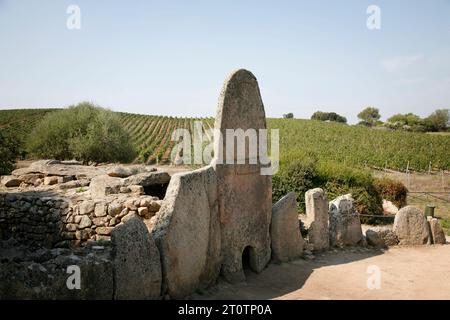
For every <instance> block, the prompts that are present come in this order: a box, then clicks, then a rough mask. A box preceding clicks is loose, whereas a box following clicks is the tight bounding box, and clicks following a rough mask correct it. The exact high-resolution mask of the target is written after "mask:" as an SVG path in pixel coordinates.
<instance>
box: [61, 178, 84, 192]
mask: <svg viewBox="0 0 450 320" xmlns="http://www.w3.org/2000/svg"><path fill="white" fill-rule="evenodd" d="M90 183H91V182H90V181H89V180H86V179H83V180H73V181H69V182H65V183H61V184H60V185H58V187H59V188H60V189H63V190H65V189H75V188H83V187H87V186H89V184H90Z"/></svg>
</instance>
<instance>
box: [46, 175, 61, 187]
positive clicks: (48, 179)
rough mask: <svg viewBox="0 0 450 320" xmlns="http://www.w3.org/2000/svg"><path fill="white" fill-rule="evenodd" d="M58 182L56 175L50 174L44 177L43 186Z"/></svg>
mask: <svg viewBox="0 0 450 320" xmlns="http://www.w3.org/2000/svg"><path fill="white" fill-rule="evenodd" d="M57 183H58V177H56V176H51V177H45V178H44V186H51V185H54V184H57Z"/></svg>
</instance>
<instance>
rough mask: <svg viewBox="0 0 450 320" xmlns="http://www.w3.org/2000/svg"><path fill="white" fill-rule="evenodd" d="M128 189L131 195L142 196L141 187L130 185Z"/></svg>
mask: <svg viewBox="0 0 450 320" xmlns="http://www.w3.org/2000/svg"><path fill="white" fill-rule="evenodd" d="M128 188H129V189H130V191H131V193H134V194H138V195H141V194H144V187H143V186H138V185H131V186H128Z"/></svg>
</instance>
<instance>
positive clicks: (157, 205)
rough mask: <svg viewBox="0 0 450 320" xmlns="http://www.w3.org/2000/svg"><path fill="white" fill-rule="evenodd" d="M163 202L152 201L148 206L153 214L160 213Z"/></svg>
mask: <svg viewBox="0 0 450 320" xmlns="http://www.w3.org/2000/svg"><path fill="white" fill-rule="evenodd" d="M161 204H162V200H156V201H155V200H152V201H151V202H150V205H149V206H148V210H149V211H151V212H158V211H159V209H160V208H161Z"/></svg>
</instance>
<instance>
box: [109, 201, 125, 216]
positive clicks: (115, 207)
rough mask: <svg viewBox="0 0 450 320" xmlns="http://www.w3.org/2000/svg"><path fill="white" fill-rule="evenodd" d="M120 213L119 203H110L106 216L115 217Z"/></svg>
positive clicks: (120, 206)
mask: <svg viewBox="0 0 450 320" xmlns="http://www.w3.org/2000/svg"><path fill="white" fill-rule="evenodd" d="M121 211H122V205H121V204H120V203H115V202H112V203H110V204H109V205H108V214H109V215H110V216H111V217H115V216H116V215H118V214H120V212H121Z"/></svg>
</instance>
